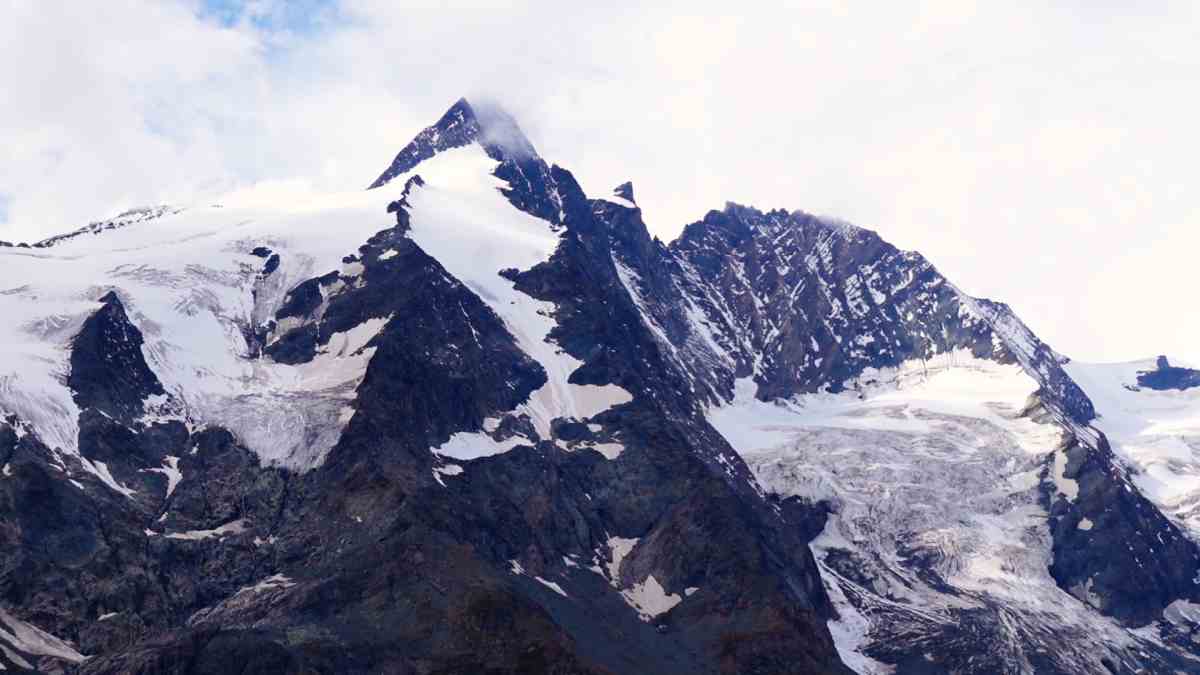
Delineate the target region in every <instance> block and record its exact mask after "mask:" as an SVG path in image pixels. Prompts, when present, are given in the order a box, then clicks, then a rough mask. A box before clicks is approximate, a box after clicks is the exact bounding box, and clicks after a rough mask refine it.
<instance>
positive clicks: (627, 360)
mask: <svg viewBox="0 0 1200 675" xmlns="http://www.w3.org/2000/svg"><path fill="white" fill-rule="evenodd" d="M0 256H2V257H3V262H4V265H2V266H0V313H3V315H4V316H5V317H7V319H8V320H7V321H5V322H4V324H3V326H2V327H0V341H2V342H3V344H4V345H5V359H4V360H3V362H0V418H2V420H3V421H2V422H0V665H2V666H3V668H4V669H5V670H9V671H15V672H21V671H41V672H78V673H97V674H98V673H129V672H155V673H160V672H161V673H210V672H211V673H216V672H245V673H250V672H256V673H257V672H271V673H275V672H298V673H299V672H305V673H316V672H321V673H376V672H391V673H481V672H486V673H555V674H566V673H630V674H634V673H637V674H641V673H680V674H683V673H688V674H691V673H764V674H766V673H772V674H773V673H850V672H858V673H943V672H944V673H1136V672H1197V670H1198V669H1200V650H1197V648H1196V647H1195V644H1196V642H1195V640H1194V638H1197V639H1200V633H1197V632H1196V631H1197V630H1198V628H1200V597H1198V596H1200V584H1198V580H1200V554H1198V552H1197V547H1196V541H1197V539H1196V537H1197V535H1198V534H1200V476H1198V475H1197V474H1198V473H1200V461H1195V458H1194V455H1195V453H1197V452H1200V433H1198V432H1197V428H1200V425H1198V424H1197V420H1198V419H1200V386H1197V385H1198V384H1200V382H1197V376H1196V373H1197V371H1195V370H1192V369H1190V368H1189V367H1188V366H1186V365H1183V364H1178V363H1172V362H1171V361H1169V360H1168V359H1167V358H1166V357H1163V358H1161V359H1159V360H1157V361H1154V360H1151V361H1146V362H1135V363H1131V364H1116V365H1091V364H1081V363H1077V362H1073V361H1071V360H1069V359H1068V358H1066V357H1065V356H1063V355H1060V354H1058V353H1056V352H1055V351H1054V350H1052V349H1051V348H1050V347H1049V346H1047V345H1045V344H1044V343H1042V342H1041V341H1040V340H1039V339H1038V338H1037V337H1036V336H1035V335H1033V334H1032V333H1031V332H1030V331H1029V330H1028V329H1027V328H1026V327H1025V326H1024V324H1022V323H1021V321H1020V320H1019V319H1018V318H1017V317H1016V316H1015V315H1014V314H1013V312H1012V311H1011V310H1010V309H1009V308H1008V307H1007V306H1005V305H1003V304H1001V303H996V302H992V301H988V300H982V299H978V298H973V297H970V296H968V295H966V294H965V293H963V292H962V291H960V290H959V289H958V288H956V287H955V286H954V285H953V284H952V283H950V282H949V281H948V280H946V279H945V278H944V277H943V276H942V275H941V274H940V273H939V272H938V271H937V270H936V269H935V268H934V267H933V266H932V265H931V264H930V263H929V262H928V261H926V260H925V259H924V258H923V257H922V256H921V255H919V254H917V253H913V252H906V251H900V250H898V249H896V248H895V247H893V246H891V245H890V244H888V243H887V242H886V241H884V240H883V239H881V238H880V237H879V236H878V235H877V234H875V233H874V232H871V231H868V230H865V229H861V228H858V227H855V226H852V225H849V224H846V223H842V222H839V221H835V220H831V219H827V218H821V217H816V216H813V215H810V214H807V213H804V212H801V211H785V210H778V209H777V210H772V211H761V210H758V209H755V208H752V207H747V206H740V205H736V204H727V205H726V206H725V207H724V208H723V209H721V210H714V211H711V212H709V213H708V214H707V215H706V216H705V217H704V218H703V219H702V220H700V221H698V222H695V223H692V224H691V225H688V226H687V227H686V228H685V229H684V232H683V234H682V235H681V236H680V237H678V238H677V239H676V240H674V241H673V242H670V243H669V244H668V243H664V242H662V241H659V240H658V239H656V238H654V237H652V236H651V235H650V233H649V231H648V230H647V227H646V224H645V223H644V222H643V220H642V214H641V210H640V209H639V207H638V205H637V202H636V201H635V191H634V186H633V185H631V184H629V183H625V184H622V185H620V186H618V187H617V188H616V189H614V190H612V191H611V192H603V193H600V196H595V195H593V196H589V194H588V193H587V192H585V190H584V188H583V187H581V186H580V185H579V184H578V182H577V181H576V180H575V178H574V177H573V176H572V175H571V173H570V172H569V171H567V170H566V169H563V168H561V167H558V166H555V165H552V164H548V163H547V162H546V161H545V160H544V159H543V158H541V157H540V156H539V155H538V153H537V151H536V149H535V148H534V146H533V145H532V144H531V143H530V142H529V140H528V139H527V138H526V137H525V136H524V134H523V133H522V132H521V130H520V128H519V126H518V124H517V123H516V122H515V121H514V120H513V119H512V118H511V117H509V116H508V115H507V114H506V113H504V112H503V111H501V110H499V109H498V108H496V107H495V106H483V105H473V104H471V103H468V102H467V101H465V100H461V101H459V102H457V103H455V104H454V105H453V106H452V107H451V108H450V109H449V110H448V111H447V112H446V114H445V115H444V116H443V117H442V118H441V119H439V120H438V121H437V122H436V123H435V124H434V125H433V126H430V127H429V128H427V129H425V130H424V131H422V132H421V133H419V134H418V135H417V136H416V138H415V139H414V140H413V141H412V142H411V143H409V144H408V145H407V146H405V147H404V148H403V149H401V151H400V152H399V153H398V154H397V156H396V159H395V160H394V161H393V163H392V164H391V166H389V167H388V168H387V169H386V170H385V171H384V172H383V173H382V174H381V175H380V176H379V177H378V178H377V179H376V180H375V181H374V182H373V183H371V185H370V187H369V188H368V189H366V190H356V191H351V192H347V193H334V194H312V195H309V196H308V197H306V198H303V199H289V200H288V201H287V203H280V204H272V203H270V202H266V201H264V200H262V199H255V200H246V201H244V202H230V203H226V204H223V205H221V206H211V207H195V208H168V207H158V208H154V209H145V210H138V211H133V212H129V213H126V214H123V215H122V216H119V217H118V218H116V219H113V220H109V221H101V222H98V223H93V224H92V225H89V226H87V227H85V228H82V229H80V230H78V231H76V232H73V233H70V234H68V235H63V236H60V237H54V238H51V239H48V240H46V241H44V242H40V243H38V244H34V245H27V246H24V245H18V246H8V247H4V248H2V249H0Z"/></svg>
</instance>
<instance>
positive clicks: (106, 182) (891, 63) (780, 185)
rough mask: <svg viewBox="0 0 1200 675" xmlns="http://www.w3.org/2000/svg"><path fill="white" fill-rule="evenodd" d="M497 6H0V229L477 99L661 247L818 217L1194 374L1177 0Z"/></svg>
mask: <svg viewBox="0 0 1200 675" xmlns="http://www.w3.org/2000/svg"><path fill="white" fill-rule="evenodd" d="M507 4H508V3H488V2H479V3H472V4H471V5H469V6H467V5H461V6H457V7H454V6H448V5H453V3H447V4H443V3H436V2H426V3H422V2H391V1H383V0H380V1H378V2H376V1H372V0H292V1H291V2H287V3H285V2H274V1H270V0H267V1H257V2H254V1H251V2H242V1H239V0H210V1H207V2H201V1H199V0H192V1H186V0H178V1H175V0H162V1H160V2H136V1H133V0H125V1H122V0H108V1H107V2H103V3H100V2H66V1H63V2H54V1H52V0H0V138H3V142H2V143H0V239H10V240H13V239H15V240H21V239H35V238H39V237H41V236H45V235H48V234H52V233H56V232H59V231H63V230H67V229H73V228H75V227H78V226H80V225H82V224H85V223H86V222H88V221H90V220H96V219H99V218H102V217H105V216H110V215H113V214H115V213H116V212H118V211H120V210H123V209H125V208H128V207H130V206H136V205H142V204H150V203H163V202H167V203H176V204H188V203H198V202H199V203H206V202H209V201H214V200H217V199H219V197H220V195H221V194H222V193H225V192H227V191H229V190H232V189H236V188H245V187H246V186H250V185H254V184H263V183H267V182H269V183H270V184H271V187H273V189H277V190H280V191H287V190H299V189H320V190H326V189H352V188H358V187H362V186H365V185H366V184H368V183H369V182H370V181H371V180H372V179H373V178H374V177H375V176H376V175H377V174H378V173H379V172H380V171H381V170H382V169H383V168H384V167H385V166H386V165H387V163H388V162H389V161H390V159H391V157H392V156H393V155H394V154H395V152H396V151H397V150H398V149H399V148H400V147H402V146H403V145H404V144H405V143H406V142H407V141H408V140H409V139H410V138H411V137H412V136H413V135H414V134H415V133H416V132H417V131H419V130H420V129H421V128H422V127H424V126H426V125H428V124H430V123H432V122H433V121H434V120H436V119H437V117H438V116H439V115H440V114H441V113H442V112H443V111H444V110H445V108H447V107H448V106H449V105H450V104H451V103H452V102H453V101H454V100H455V99H457V98H458V97H459V96H463V95H466V96H468V97H475V98H481V97H492V98H495V99H498V100H499V101H500V102H501V103H502V104H504V105H505V106H506V107H508V108H509V109H510V110H511V111H512V112H513V113H514V115H515V116H516V117H517V118H518V119H519V120H520V121H521V123H522V124H523V126H525V128H526V130H527V132H528V134H529V136H530V137H531V138H532V140H533V141H534V143H535V145H537V146H538V148H539V150H540V151H541V154H542V155H543V156H545V157H546V158H547V159H548V160H549V161H552V162H556V163H558V164H560V165H562V166H565V167H567V168H569V169H571V170H572V171H573V172H574V173H575V174H576V176H577V177H578V178H579V179H580V181H581V183H582V184H583V186H584V188H585V189H586V190H588V191H589V192H591V193H593V194H601V193H605V192H607V191H608V190H609V189H610V188H611V187H612V186H614V185H616V184H617V183H620V182H622V181H624V180H628V179H631V180H633V181H634V186H635V190H636V192H637V198H638V201H639V203H640V204H641V206H642V208H643V211H644V215H645V219H646V222H647V223H648V224H649V226H650V228H651V230H652V231H653V232H654V233H656V234H658V235H659V236H660V237H662V238H664V239H670V238H673V237H674V236H675V235H676V234H677V233H678V232H679V230H680V229H681V228H682V226H683V225H684V224H686V223H688V222H691V221H693V220H697V219H699V218H700V217H702V216H703V214H704V213H705V212H706V211H707V210H709V209H711V208H720V207H721V206H722V205H723V204H724V202H726V201H737V202H741V203H748V204H753V205H756V206H759V207H762V208H772V207H785V208H789V209H797V208H798V209H803V210H805V211H809V212H813V213H818V214H826V215H833V216H837V217H840V218H843V219H846V220H849V221H851V222H854V223H856V224H859V225H862V226H865V227H869V228H871V229H874V230H877V231H878V232H879V233H880V234H882V235H883V236H884V237H885V238H886V239H889V240H890V241H892V242H893V243H895V244H897V245H898V246H901V247H903V248H910V249H917V250H919V251H921V252H922V253H924V254H925V255H926V256H927V257H928V258H930V259H931V260H932V261H933V262H934V264H936V265H937V266H938V267H939V268H940V269H941V270H942V272H944V273H945V274H946V275H947V276H949V277H950V278H951V279H952V280H953V281H954V282H955V283H957V284H958V285H959V286H960V287H962V288H963V289H964V290H966V291H968V292H970V293H972V294H975V295H982V296H986V297H991V298H994V299H998V300H1003V301H1006V302H1008V303H1009V304H1011V305H1012V306H1013V307H1014V308H1015V309H1016V310H1017V312H1018V313H1019V314H1020V315H1021V316H1022V317H1023V318H1024V319H1025V320H1026V322H1027V323H1029V324H1030V325H1031V327H1032V328H1033V329H1034V331H1035V332H1037V333H1038V334H1039V335H1040V336H1042V337H1043V338H1044V339H1045V340H1047V341H1048V342H1049V343H1050V344H1051V345H1052V346H1054V347H1055V348H1056V349H1058V350H1059V351H1061V352H1063V353H1066V354H1068V355H1071V356H1074V357H1076V358H1079V359H1083V360H1106V361H1112V360H1129V359H1134V358H1141V357H1145V356H1149V355H1153V354H1157V353H1160V352H1165V353H1167V354H1172V355H1176V356H1177V357H1179V358H1182V359H1184V360H1190V361H1192V362H1194V363H1200V300H1198V299H1197V296H1198V295H1200V282H1198V281H1197V278H1198V274H1197V267H1198V266H1200V189H1198V188H1200V178H1198V177H1200V171H1198V170H1197V167H1196V162H1197V158H1200V132H1198V131H1197V123H1198V120H1200V93H1198V87H1197V73H1200V14H1198V11H1200V10H1198V9H1197V6H1198V4H1197V3H1195V2H1179V3H1170V2H1153V1H1151V2H1142V3H1124V2H1109V1H1107V0H1105V1H1101V2H1095V1H1090V2H1085V1H1083V0H1061V1H1057V2H1045V1H1042V2H1035V3H1029V4H1028V6H1023V5H1024V4H1025V3H1021V2H1011V1H1008V2H991V3H979V4H973V3H971V2H969V1H967V0H945V1H936V2H924V3H884V2H877V3H857V4H852V5H846V4H844V3H829V4H837V5H839V6H841V7H842V8H840V9H830V8H829V7H827V6H824V5H825V3H813V4H811V5H806V4H805V3H798V2H797V3H787V4H789V5H791V6H792V7H793V8H791V9H780V8H779V7H777V6H775V5H779V4H784V3H764V4H763V5H762V6H756V4H755V3H753V2H746V1H743V2H738V3H728V2H722V3H714V5H713V7H712V9H711V10H709V9H705V8H704V7H703V6H702V3H697V2H680V3H673V4H667V3H662V4H659V5H658V6H657V7H656V8H648V7H645V6H642V5H643V4H644V3H610V4H609V5H608V6H604V7H594V8H586V9H585V8H571V7H570V5H571V4H574V3H562V2H547V3H530V4H526V5H523V6H521V7H518V8H516V9H514V8H512V7H507V6H503V5H507ZM578 4H580V5H582V4H584V3H578ZM594 4H599V3H594ZM1135 4H1136V5H1139V6H1138V7H1137V8H1130V7H1126V5H1135ZM902 5H903V7H902ZM733 11H736V12H737V14H736V15H734V14H732V12H733ZM261 187H264V186H262V185H260V188H261Z"/></svg>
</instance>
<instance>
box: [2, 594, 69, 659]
mask: <svg viewBox="0 0 1200 675" xmlns="http://www.w3.org/2000/svg"><path fill="white" fill-rule="evenodd" d="M0 640H3V641H4V642H7V643H8V644H9V645H11V646H12V647H13V648H14V649H16V650H18V651H21V652H24V653H26V654H32V655H35V656H52V657H54V658H57V659H62V660H64V661H70V662H71V663H81V662H82V661H83V660H84V659H86V658H87V657H86V656H84V655H83V654H80V653H79V652H77V651H75V648H74V647H72V646H71V645H70V644H69V643H68V642H66V641H65V640H61V639H59V638H56V637H54V636H53V635H51V634H49V633H47V632H46V631H44V630H42V629H40V628H38V627H37V626H34V625H33V624H30V623H26V622H24V621H21V620H20V619H18V618H16V617H14V616H13V615H11V614H9V613H8V612H6V611H4V610H3V609H0ZM5 651H6V653H7V650H5ZM9 657H10V658H12V654H11V653H9ZM18 658H19V657H18ZM12 660H13V661H16V659H12ZM23 667H25V668H28V669H32V668H33V666H23Z"/></svg>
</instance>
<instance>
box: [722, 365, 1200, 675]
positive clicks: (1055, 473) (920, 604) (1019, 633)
mask: <svg viewBox="0 0 1200 675" xmlns="http://www.w3.org/2000/svg"><path fill="white" fill-rule="evenodd" d="M1037 389H1038V384H1037V382H1036V381H1035V380H1034V379H1033V378H1031V377H1029V376H1028V375H1027V374H1026V373H1025V372H1024V371H1023V369H1022V368H1021V366H1019V365H1016V364H1012V365H1004V364H999V363H996V362H993V361H988V360H983V359H977V358H974V357H972V356H971V355H970V354H967V353H962V352H957V353H949V354H944V355H941V356H938V357H935V358H933V359H930V360H928V361H910V362H907V363H905V364H903V365H902V366H901V367H899V368H894V369H884V370H869V371H867V372H864V373H863V374H862V375H861V376H860V377H859V378H857V379H856V380H855V381H854V382H853V383H852V386H851V387H850V388H849V389H848V390H846V391H843V392H842V393H839V394H831V393H818V394H808V395H799V396H795V397H792V398H790V399H786V400H775V401H770V402H766V401H760V400H758V399H756V398H755V397H754V395H753V394H754V384H753V383H752V382H751V381H750V380H748V379H747V380H740V381H739V383H738V394H737V396H736V398H735V400H734V401H733V402H732V403H730V404H729V405H725V406H721V407H717V408H714V409H712V410H711V412H710V421H711V422H712V424H713V425H714V426H716V427H717V429H718V430H720V431H721V433H722V434H723V435H724V436H725V437H726V438H727V439H728V440H729V441H730V442H731V443H732V444H733V445H734V447H735V448H736V449H737V450H738V451H739V452H740V453H741V454H742V456H743V458H744V459H745V460H746V461H747V463H749V464H750V466H751V468H752V469H753V470H754V472H755V474H756V475H757V476H758V478H759V480H760V481H762V483H763V485H764V487H765V488H766V489H767V490H768V491H770V492H775V493H777V494H780V495H783V496H798V497H801V498H804V499H806V500H813V501H816V500H822V501H825V502H827V503H828V504H829V505H830V509H831V511H832V513H831V515H830V518H829V521H828V523H827V524H826V526H825V528H824V531H823V532H822V533H821V535H820V536H819V537H818V538H817V539H816V540H815V541H814V542H813V548H814V552H815V553H816V555H817V557H818V560H819V561H820V563H821V567H822V573H823V576H824V578H825V583H826V585H827V587H828V590H829V592H830V596H831V598H833V600H834V602H835V604H836V605H837V606H838V608H839V611H840V612H841V620H840V621H837V622H833V623H831V629H832V630H833V633H834V637H835V640H837V642H838V646H839V650H840V651H841V653H842V657H843V659H844V660H845V661H846V663H847V664H849V665H851V666H852V667H854V668H855V669H856V670H858V672H860V673H886V672H892V666H891V665H885V664H883V663H880V662H878V661H876V660H874V659H873V658H871V654H880V653H882V654H885V655H894V654H895V653H897V652H899V651H903V650H905V649H907V650H912V649H917V650H920V649H926V650H929V652H930V653H931V654H933V653H937V654H938V656H939V657H941V656H944V653H945V652H949V651H951V649H955V648H965V649H968V650H977V649H980V645H970V644H967V645H961V646H959V645H955V644H954V643H955V642H956V641H958V642H961V641H963V637H962V635H961V633H959V627H960V626H963V625H968V624H969V623H972V622H976V621H981V617H986V616H989V615H996V616H998V618H999V623H1001V624H1002V625H1006V626H1007V630H1006V631H1002V632H1001V635H1000V636H998V637H1001V638H1003V639H1001V640H999V641H996V642H993V643H992V644H991V645H990V649H991V650H993V652H992V656H990V657H989V658H996V657H999V659H1000V661H998V662H999V663H1004V664H1007V666H1009V667H1010V668H1006V670H1005V672H1027V673H1034V672H1041V669H1043V668H1045V667H1047V666H1048V665H1050V664H1052V665H1053V668H1055V669H1065V670H1066V672H1105V671H1104V670H1103V668H1104V666H1103V665H1102V663H1101V659H1102V658H1104V657H1106V656H1109V655H1108V654H1107V653H1106V652H1105V651H1104V650H1103V649H1096V648H1094V646H1088V645H1089V644H1094V641H1095V642H1098V643H1104V644H1108V645H1112V646H1115V648H1117V649H1128V648H1134V649H1136V648H1137V645H1138V644H1139V641H1140V640H1152V641H1155V640H1157V638H1156V636H1155V634H1154V633H1153V629H1149V630H1150V632H1146V631H1140V632H1139V631H1130V630H1126V629H1124V628H1122V627H1121V626H1120V625H1119V624H1118V623H1117V622H1115V621H1112V620H1111V619H1107V618H1105V617H1102V616H1100V615H1098V614H1096V613H1095V612H1094V611H1092V608H1090V607H1088V606H1087V605H1086V604H1084V603H1083V602H1080V601H1079V600H1078V599H1076V598H1075V597H1072V596H1071V595H1070V594H1068V593H1066V592H1065V591H1063V590H1062V589H1060V588H1059V587H1058V586H1057V585H1056V583H1055V581H1054V579H1053V578H1052V577H1051V575H1050V573H1049V571H1048V569H1047V568H1048V562H1049V560H1050V549H1051V546H1052V541H1051V538H1050V533H1049V531H1048V530H1047V529H1046V526H1045V523H1046V519H1047V517H1048V513H1047V510H1046V508H1045V506H1044V505H1043V504H1042V503H1040V501H1039V486H1040V485H1041V484H1043V483H1045V484H1047V485H1049V486H1050V489H1051V490H1052V491H1056V492H1058V493H1059V494H1060V495H1061V496H1062V497H1065V498H1071V497H1073V493H1074V492H1075V491H1077V489H1078V488H1077V486H1076V485H1075V482H1074V481H1073V480H1071V479H1068V478H1065V477H1063V476H1062V467H1063V465H1064V463H1065V455H1064V453H1063V452H1062V448H1061V444H1062V442H1063V436H1064V431H1063V429H1062V428H1061V427H1060V426H1059V425H1058V424H1057V423H1055V422H1054V421H1053V420H1051V419H1046V418H1042V417H1039V416H1037V415H1035V414H1030V413H1031V410H1030V408H1033V407H1034V406H1033V404H1034V403H1035V400H1034V399H1031V396H1032V395H1033V394H1034V393H1035V392H1036V391H1037ZM1080 527H1081V528H1086V527H1089V523H1087V522H1086V521H1085V522H1083V523H1081V524H1080ZM851 598H852V599H853V600H854V602H850V599H851ZM901 645H903V647H902V646H901ZM921 645H925V646H924V647H922V646H921ZM939 645H940V646H939ZM1072 645H1074V646H1072ZM982 658H983V657H982V656H980V659H982ZM889 660H891V659H889ZM985 663H986V662H985ZM1197 666H1198V667H1200V662H1197ZM983 667H984V668H985V669H986V667H987V666H986V665H984V666H983Z"/></svg>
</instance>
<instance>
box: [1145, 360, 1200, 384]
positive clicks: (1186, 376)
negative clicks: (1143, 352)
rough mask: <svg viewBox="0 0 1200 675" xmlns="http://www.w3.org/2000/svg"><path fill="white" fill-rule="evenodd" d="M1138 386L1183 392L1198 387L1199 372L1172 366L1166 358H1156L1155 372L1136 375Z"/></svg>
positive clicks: (1149, 371)
mask: <svg viewBox="0 0 1200 675" xmlns="http://www.w3.org/2000/svg"><path fill="white" fill-rule="evenodd" d="M1137 381H1138V386H1140V387H1146V388H1147V389H1156V390H1158V391H1168V390H1171V389H1177V390H1180V391H1182V390H1184V389H1191V388H1192V387H1200V370H1192V369H1190V368H1179V367H1176V366H1172V365H1171V362H1170V361H1168V360H1167V357H1165V356H1160V357H1158V361H1157V366H1156V368H1155V370H1147V371H1144V372H1140V373H1138V377H1137Z"/></svg>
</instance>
